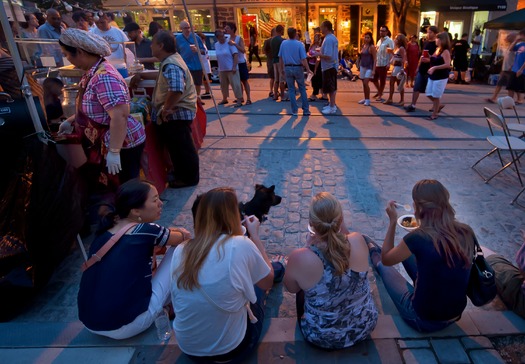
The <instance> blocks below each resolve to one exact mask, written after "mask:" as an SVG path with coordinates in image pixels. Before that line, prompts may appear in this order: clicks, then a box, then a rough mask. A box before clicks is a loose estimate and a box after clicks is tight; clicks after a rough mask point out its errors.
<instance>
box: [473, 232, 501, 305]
mask: <svg viewBox="0 0 525 364" xmlns="http://www.w3.org/2000/svg"><path fill="white" fill-rule="evenodd" d="M474 244H475V249H474V250H475V251H474V259H473V261H472V267H471V268H470V277H469V281H468V286H467V296H468V297H469V298H470V300H471V301H472V303H473V304H474V306H478V307H479V306H483V305H486V304H487V303H489V302H490V301H492V300H493V299H494V297H496V294H497V293H498V292H497V289H496V278H495V276H494V269H492V267H491V266H490V264H489V263H487V261H486V260H485V257H484V256H483V251H482V250H481V247H480V246H479V243H478V240H477V239H476V237H474Z"/></svg>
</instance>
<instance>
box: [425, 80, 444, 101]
mask: <svg viewBox="0 0 525 364" xmlns="http://www.w3.org/2000/svg"><path fill="white" fill-rule="evenodd" d="M447 82H448V78H445V79H444V80H431V79H429V80H428V83H427V89H426V90H425V94H426V95H427V96H431V97H433V98H435V99H439V98H441V96H443V93H444V92H445V87H447Z"/></svg>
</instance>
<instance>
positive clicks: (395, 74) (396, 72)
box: [390, 66, 403, 77]
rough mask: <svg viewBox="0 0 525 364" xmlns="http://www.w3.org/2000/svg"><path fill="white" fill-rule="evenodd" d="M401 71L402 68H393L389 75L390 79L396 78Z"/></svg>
mask: <svg viewBox="0 0 525 364" xmlns="http://www.w3.org/2000/svg"><path fill="white" fill-rule="evenodd" d="M401 71H403V67H402V66H394V69H393V70H392V74H391V75H390V77H397V75H399V74H400V73H401Z"/></svg>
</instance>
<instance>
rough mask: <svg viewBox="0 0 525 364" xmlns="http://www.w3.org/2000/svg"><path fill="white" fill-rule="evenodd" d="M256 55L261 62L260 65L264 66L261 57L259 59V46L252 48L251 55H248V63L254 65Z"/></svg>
mask: <svg viewBox="0 0 525 364" xmlns="http://www.w3.org/2000/svg"><path fill="white" fill-rule="evenodd" d="M254 54H255V57H257V60H258V61H259V65H262V62H261V57H259V46H253V47H250V53H248V61H249V62H250V63H252V56H253V55H254Z"/></svg>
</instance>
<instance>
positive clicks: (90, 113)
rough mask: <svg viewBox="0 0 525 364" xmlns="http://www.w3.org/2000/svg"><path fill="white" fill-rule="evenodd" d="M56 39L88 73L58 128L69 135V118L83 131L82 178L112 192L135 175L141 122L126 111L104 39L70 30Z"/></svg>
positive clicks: (142, 137) (122, 83) (125, 99)
mask: <svg viewBox="0 0 525 364" xmlns="http://www.w3.org/2000/svg"><path fill="white" fill-rule="evenodd" d="M59 43H60V46H61V47H62V52H63V54H64V56H65V57H66V58H67V60H68V61H69V62H70V63H71V64H73V65H75V66H76V67H78V68H80V69H81V70H84V71H86V73H85V74H84V75H83V76H82V79H81V80H80V84H79V86H80V90H79V97H78V98H77V106H76V115H72V116H70V117H69V118H68V119H67V120H66V121H65V122H64V123H62V125H61V126H60V132H61V133H62V134H68V133H71V132H72V123H73V122H74V123H75V125H76V126H79V127H81V129H84V132H83V133H82V140H81V141H82V146H83V147H84V151H85V152H86V155H87V157H88V165H87V166H85V167H84V170H85V171H86V178H87V179H88V181H89V184H90V186H91V187H100V185H103V186H104V187H105V188H108V187H109V189H110V190H111V189H113V190H114V189H116V186H114V185H117V186H118V184H119V183H124V182H126V181H128V180H130V179H132V178H137V177H138V176H139V173H140V159H141V156H142V150H143V149H144V142H145V140H146V134H145V130H144V126H143V125H142V124H141V123H140V122H139V121H137V120H135V119H134V118H133V117H132V116H131V115H130V113H129V103H130V96H129V90H128V86H127V85H126V81H124V79H123V78H122V76H121V75H120V73H119V72H118V71H117V70H116V69H115V67H113V65H111V63H110V62H106V59H105V58H104V57H107V56H109V55H111V48H110V46H109V44H108V42H107V41H106V40H105V39H103V38H102V37H100V36H98V35H96V34H93V33H91V32H86V31H83V30H80V29H74V28H71V29H67V30H65V31H63V32H62V35H61V36H60V39H59ZM104 159H105V163H104ZM104 164H105V165H106V167H107V172H106V169H105V168H104ZM117 174H118V180H115V181H111V180H112V179H115V178H111V176H110V175H117ZM92 189H94V188H92Z"/></svg>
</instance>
